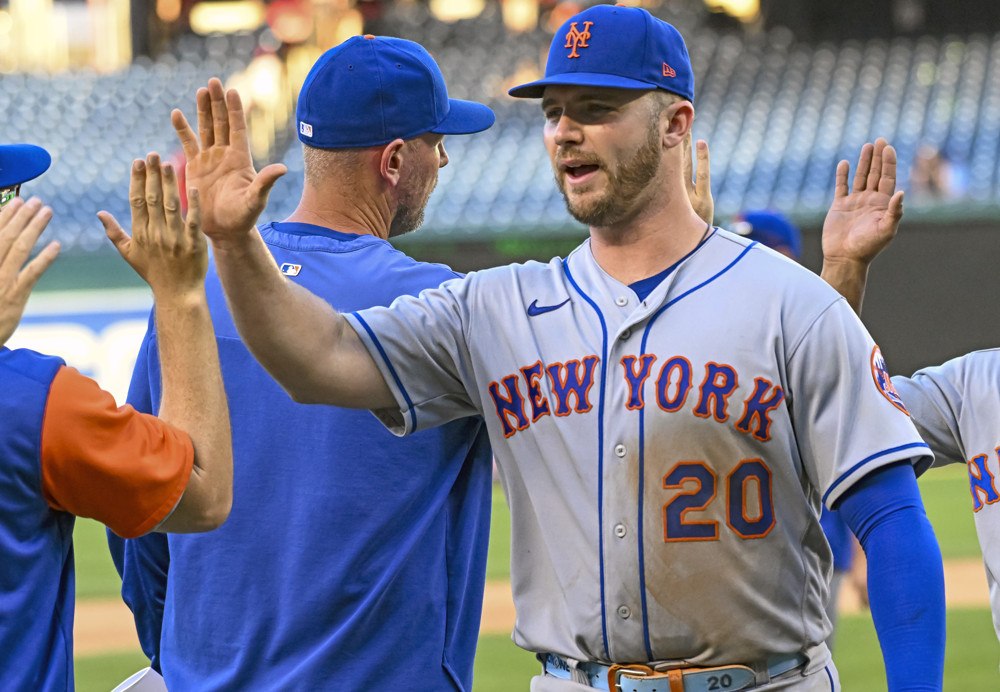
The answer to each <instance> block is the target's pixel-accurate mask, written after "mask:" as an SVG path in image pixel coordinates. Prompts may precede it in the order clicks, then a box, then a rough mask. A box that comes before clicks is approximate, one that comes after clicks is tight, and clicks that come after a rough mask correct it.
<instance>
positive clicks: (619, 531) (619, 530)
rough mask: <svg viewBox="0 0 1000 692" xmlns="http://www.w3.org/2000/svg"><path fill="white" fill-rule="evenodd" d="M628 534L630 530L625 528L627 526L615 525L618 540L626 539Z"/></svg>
mask: <svg viewBox="0 0 1000 692" xmlns="http://www.w3.org/2000/svg"><path fill="white" fill-rule="evenodd" d="M627 533H628V529H626V528H625V524H615V535H616V536H618V538H625V534H627Z"/></svg>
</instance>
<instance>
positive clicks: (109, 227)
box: [97, 211, 132, 259]
mask: <svg viewBox="0 0 1000 692" xmlns="http://www.w3.org/2000/svg"><path fill="white" fill-rule="evenodd" d="M97 218H98V219H100V220H101V223H102V224H103V225H104V234H105V235H106V236H108V240H110V241H111V243H112V244H113V245H114V246H115V249H116V250H118V254H120V255H121V256H122V257H125V258H126V259H127V257H128V250H129V247H130V246H131V245H132V238H130V237H129V235H128V233H126V232H125V229H123V228H122V227H121V224H119V223H118V221H117V220H116V219H115V217H114V216H112V215H111V214H109V213H108V212H106V211H99V212H97Z"/></svg>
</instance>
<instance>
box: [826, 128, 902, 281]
mask: <svg viewBox="0 0 1000 692" xmlns="http://www.w3.org/2000/svg"><path fill="white" fill-rule="evenodd" d="M849 169H850V166H849V165H848V163H847V161H841V162H840V163H839V164H838V165H837V180H836V188H835V191H834V199H833V204H832V205H831V206H830V210H829V211H828V212H827V215H826V219H825V220H824V222H823V257H824V260H825V261H826V262H834V263H836V262H840V263H847V262H862V263H864V264H866V265H867V264H868V263H870V262H871V261H872V260H873V259H874V258H875V256H876V255H878V254H879V253H880V252H881V251H882V250H884V249H885V247H886V246H887V245H888V244H889V243H890V242H891V241H892V239H893V238H894V237H895V235H896V230H897V229H898V228H899V220H900V219H901V218H902V216H903V192H902V191H898V192H897V191H896V151H895V149H893V148H892V147H891V146H889V144H888V142H886V141H885V140H884V139H881V138H879V139H877V140H875V144H874V145H872V144H865V145H864V147H863V148H862V149H861V156H860V157H859V159H858V168H857V170H856V171H855V173H854V184H853V186H852V188H851V189H850V190H849V189H848V186H847V177H848V173H849Z"/></svg>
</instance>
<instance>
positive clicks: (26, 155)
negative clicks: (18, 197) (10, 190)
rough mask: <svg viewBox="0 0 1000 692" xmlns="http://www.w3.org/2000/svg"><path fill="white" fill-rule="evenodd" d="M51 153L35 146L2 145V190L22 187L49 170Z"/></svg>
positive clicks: (0, 159)
mask: <svg viewBox="0 0 1000 692" xmlns="http://www.w3.org/2000/svg"><path fill="white" fill-rule="evenodd" d="M51 163H52V157H51V156H49V152H47V151H45V150H44V149H42V148H41V147H38V146H35V145H34V144H3V145H0V188H5V187H14V186H15V185H21V184H22V183H26V182H28V181H29V180H32V179H33V178H37V177H38V176H40V175H41V174H42V173H44V172H45V171H47V170H48V169H49V165H50V164H51Z"/></svg>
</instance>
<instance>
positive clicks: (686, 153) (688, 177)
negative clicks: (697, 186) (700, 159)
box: [681, 130, 694, 189]
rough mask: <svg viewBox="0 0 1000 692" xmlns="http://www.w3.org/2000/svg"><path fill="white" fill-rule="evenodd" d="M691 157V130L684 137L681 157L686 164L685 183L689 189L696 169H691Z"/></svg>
mask: <svg viewBox="0 0 1000 692" xmlns="http://www.w3.org/2000/svg"><path fill="white" fill-rule="evenodd" d="M691 158H692V157H691V132H690V130H689V131H688V133H687V135H686V136H685V137H684V143H683V145H682V152H681V159H682V161H683V165H684V184H685V185H687V186H688V189H690V188H691V186H692V185H693V184H694V171H692V170H691V166H692V165H693V164H692V163H691Z"/></svg>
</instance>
